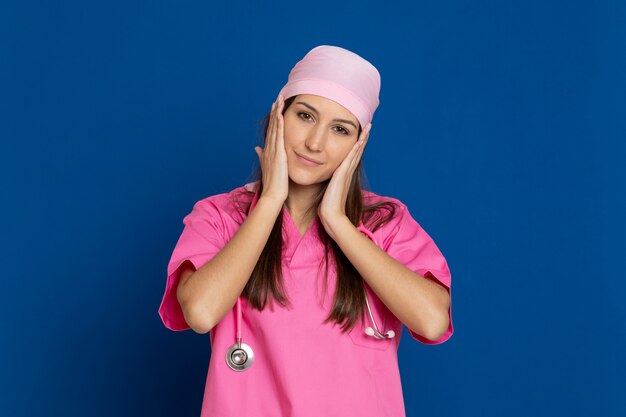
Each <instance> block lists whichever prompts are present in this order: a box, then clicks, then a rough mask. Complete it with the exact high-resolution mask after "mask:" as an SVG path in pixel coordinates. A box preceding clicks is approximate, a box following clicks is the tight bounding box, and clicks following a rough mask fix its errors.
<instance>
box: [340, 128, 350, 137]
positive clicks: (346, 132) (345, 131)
mask: <svg viewBox="0 0 626 417" xmlns="http://www.w3.org/2000/svg"><path fill="white" fill-rule="evenodd" d="M337 128H338V129H341V130H342V131H343V133H342V135H349V134H350V132H348V131H347V130H346V129H344V128H343V127H341V126H337Z"/></svg>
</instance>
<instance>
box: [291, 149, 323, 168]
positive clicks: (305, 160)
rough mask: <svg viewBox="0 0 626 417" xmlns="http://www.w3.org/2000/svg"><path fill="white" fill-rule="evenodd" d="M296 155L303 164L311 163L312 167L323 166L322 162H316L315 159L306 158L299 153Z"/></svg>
mask: <svg viewBox="0 0 626 417" xmlns="http://www.w3.org/2000/svg"><path fill="white" fill-rule="evenodd" d="M294 153H295V154H296V155H297V156H298V157H299V158H301V160H302V161H303V162H308V163H309V164H311V165H321V164H322V163H321V162H319V161H316V160H315V159H311V158H308V157H306V156H303V155H300V154H299V153H298V152H296V151H294Z"/></svg>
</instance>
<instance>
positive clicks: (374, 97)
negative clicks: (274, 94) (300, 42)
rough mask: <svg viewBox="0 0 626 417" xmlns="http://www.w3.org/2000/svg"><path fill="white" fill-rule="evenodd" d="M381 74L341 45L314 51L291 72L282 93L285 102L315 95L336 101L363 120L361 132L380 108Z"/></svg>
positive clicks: (321, 47)
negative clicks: (297, 97) (296, 96)
mask: <svg viewBox="0 0 626 417" xmlns="http://www.w3.org/2000/svg"><path fill="white" fill-rule="evenodd" d="M379 92H380V74H379V73H378V70H377V69H376V67H374V66H373V65H372V64H371V63H370V62H369V61H367V60H365V59H363V58H361V57H360V56H359V55H357V54H355V53H354V52H351V51H348V50H347V49H344V48H340V47H338V46H329V45H320V46H317V47H315V48H313V49H311V50H310V51H309V52H308V53H307V54H306V55H305V56H304V58H302V60H300V61H299V62H298V63H297V64H296V65H295V66H294V67H293V69H292V70H291V72H290V73H289V78H288V81H287V84H285V86H284V87H283V88H282V89H281V90H280V94H282V95H283V97H284V99H288V98H289V97H292V96H295V95H298V94H313V95H317V96H322V97H325V98H328V99H330V100H333V101H335V102H337V103H339V104H341V105H342V106H344V107H345V108H346V109H348V110H350V111H351V112H352V114H354V116H355V117H356V118H357V119H358V120H359V123H360V124H361V129H363V128H365V126H366V125H367V123H369V122H371V121H372V117H373V116H374V112H375V111H376V108H377V107H378V104H379V101H378V93H379Z"/></svg>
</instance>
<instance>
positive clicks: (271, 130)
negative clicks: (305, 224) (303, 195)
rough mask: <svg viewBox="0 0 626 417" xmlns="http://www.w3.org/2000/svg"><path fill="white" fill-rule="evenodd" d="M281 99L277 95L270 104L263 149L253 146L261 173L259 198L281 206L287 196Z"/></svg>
mask: <svg viewBox="0 0 626 417" xmlns="http://www.w3.org/2000/svg"><path fill="white" fill-rule="evenodd" d="M283 106H284V101H283V97H282V96H281V95H280V94H279V95H278V98H277V99H276V101H275V102H274V104H272V112H271V113H270V121H269V124H268V127H267V132H266V133H265V147H264V148H261V147H260V146H255V147H254V151H255V152H256V154H257V156H258V157H259V163H260V165H261V171H262V172H263V192H262V194H261V197H268V198H270V199H272V200H274V201H276V202H277V203H280V204H281V205H282V204H283V203H284V202H285V200H287V195H288V194H289V171H288V169H287V152H286V151H285V140H284V136H283V132H284V118H283V114H282V112H283Z"/></svg>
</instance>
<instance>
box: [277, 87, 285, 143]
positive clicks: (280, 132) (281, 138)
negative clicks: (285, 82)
mask: <svg viewBox="0 0 626 417" xmlns="http://www.w3.org/2000/svg"><path fill="white" fill-rule="evenodd" d="M284 106H285V102H284V101H283V100H282V99H281V102H280V106H279V107H278V113H277V116H276V117H277V121H278V125H277V132H276V135H277V137H276V146H278V147H279V149H285V118H284V116H283V108H284Z"/></svg>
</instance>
